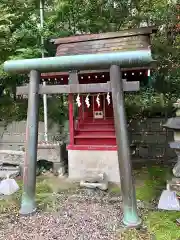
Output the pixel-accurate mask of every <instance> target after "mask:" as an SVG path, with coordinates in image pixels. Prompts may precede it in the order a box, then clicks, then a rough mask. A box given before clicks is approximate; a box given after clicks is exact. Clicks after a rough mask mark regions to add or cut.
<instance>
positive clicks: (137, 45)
mask: <svg viewBox="0 0 180 240" xmlns="http://www.w3.org/2000/svg"><path fill="white" fill-rule="evenodd" d="M156 31H157V28H156V27H142V28H137V29H126V30H122V31H120V32H109V33H99V34H86V35H78V36H70V37H64V38H57V39H52V40H51V42H53V43H54V44H55V45H56V47H57V48H56V56H67V55H77V54H94V53H97V54H98V53H107V52H117V51H118V52H119V51H128V50H129V51H132V50H141V49H147V48H150V45H151V42H150V35H151V34H152V33H155V32H156ZM102 72H103V71H102ZM64 74H68V73H48V74H47V73H43V74H42V76H43V77H45V76H48V77H50V76H51V75H52V76H56V75H57V76H58V75H64Z"/></svg>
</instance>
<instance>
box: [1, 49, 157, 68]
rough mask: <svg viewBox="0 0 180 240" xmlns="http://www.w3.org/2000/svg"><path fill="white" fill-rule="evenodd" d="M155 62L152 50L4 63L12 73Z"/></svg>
mask: <svg viewBox="0 0 180 240" xmlns="http://www.w3.org/2000/svg"><path fill="white" fill-rule="evenodd" d="M152 62H153V59H152V56H151V50H150V49H143V50H138V51H124V52H111V53H102V54H83V55H74V56H61V57H50V58H43V59H42V58H36V59H25V60H10V61H7V62H5V63H4V70H5V71H6V72H12V73H28V72H30V71H31V70H37V71H39V72H52V71H59V72H60V71H71V70H90V69H91V70H93V69H104V68H109V67H110V66H111V65H113V64H115V65H119V66H121V67H142V66H149V65H150V64H151V63H152Z"/></svg>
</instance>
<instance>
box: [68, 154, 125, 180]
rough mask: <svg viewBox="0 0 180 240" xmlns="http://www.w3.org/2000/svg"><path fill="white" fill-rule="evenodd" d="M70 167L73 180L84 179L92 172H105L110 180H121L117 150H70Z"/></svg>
mask: <svg viewBox="0 0 180 240" xmlns="http://www.w3.org/2000/svg"><path fill="white" fill-rule="evenodd" d="M68 168H69V178H70V179H72V180H77V181H79V180H82V179H83V178H84V177H85V176H86V175H87V174H89V173H91V172H92V173H95V172H97V173H99V172H101V173H102V172H103V173H105V174H106V176H107V180H108V181H110V182H114V183H119V182H120V174H119V166H118V155H117V151H99V150H91V151H89V150H68Z"/></svg>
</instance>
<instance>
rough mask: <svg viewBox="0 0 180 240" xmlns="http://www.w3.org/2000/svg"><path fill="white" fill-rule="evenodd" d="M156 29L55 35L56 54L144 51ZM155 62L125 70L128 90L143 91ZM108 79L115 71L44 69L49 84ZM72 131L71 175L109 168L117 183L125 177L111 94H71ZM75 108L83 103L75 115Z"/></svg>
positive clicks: (75, 175) (103, 80)
mask: <svg viewBox="0 0 180 240" xmlns="http://www.w3.org/2000/svg"><path fill="white" fill-rule="evenodd" d="M154 31H155V28H153V27H151V28H140V29H133V30H124V31H121V32H116V33H104V34H91V35H81V36H73V37H66V38H58V39H55V40H52V41H53V43H54V44H55V45H56V48H57V51H56V56H64V55H75V54H89V53H104V52H112V51H128V50H136V51H137V50H142V49H148V48H150V34H152V33H153V32H154ZM151 67H152V66H143V67H141V68H131V69H122V76H123V82H124V91H129V92H130V91H138V90H139V88H140V85H141V84H144V85H146V84H147V82H148V75H149V72H150V69H151ZM71 78H75V80H76V82H79V84H88V83H107V82H109V81H110V76H109V70H108V69H104V70H97V69H95V70H93V71H92V70H91V71H79V72H73V73H67V72H65V73H63V72H55V73H46V74H42V79H43V81H46V82H47V84H56V85H57V84H59V85H66V84H68V83H69V84H71V80H72V79H71ZM68 102H69V134H70V140H69V144H68V146H67V150H68V165H69V177H70V178H73V179H81V178H82V176H83V175H84V174H85V173H86V172H87V171H101V172H105V173H106V174H107V176H108V178H109V180H110V181H112V182H119V179H120V178H119V168H118V159H117V146H116V136H115V127H114V116H113V105H112V99H111V93H107V92H106V93H103V92H100V93H91V92H90V93H87V94H76V95H73V94H69V98H68ZM75 108H78V110H77V115H76V116H75Z"/></svg>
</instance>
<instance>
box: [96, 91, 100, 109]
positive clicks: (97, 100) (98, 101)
mask: <svg viewBox="0 0 180 240" xmlns="http://www.w3.org/2000/svg"><path fill="white" fill-rule="evenodd" d="M96 102H97V105H98V108H99V107H100V98H99V94H98V95H97V98H96Z"/></svg>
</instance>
